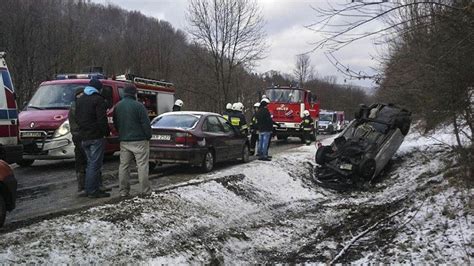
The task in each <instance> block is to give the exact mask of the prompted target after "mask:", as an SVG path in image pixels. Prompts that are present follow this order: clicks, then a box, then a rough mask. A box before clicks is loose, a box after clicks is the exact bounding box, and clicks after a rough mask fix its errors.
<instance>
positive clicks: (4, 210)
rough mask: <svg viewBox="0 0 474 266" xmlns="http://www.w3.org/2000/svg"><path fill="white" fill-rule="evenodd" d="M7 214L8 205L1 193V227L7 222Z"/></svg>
mask: <svg viewBox="0 0 474 266" xmlns="http://www.w3.org/2000/svg"><path fill="white" fill-rule="evenodd" d="M6 216H7V205H6V203H5V199H4V198H3V196H2V195H0V227H2V226H3V224H4V223H5V217H6Z"/></svg>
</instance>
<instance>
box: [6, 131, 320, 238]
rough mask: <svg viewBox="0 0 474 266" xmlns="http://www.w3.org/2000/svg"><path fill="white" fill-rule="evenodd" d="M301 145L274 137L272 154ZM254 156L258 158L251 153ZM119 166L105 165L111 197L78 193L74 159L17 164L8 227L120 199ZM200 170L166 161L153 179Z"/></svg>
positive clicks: (160, 182) (158, 185)
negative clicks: (15, 190)
mask: <svg viewBox="0 0 474 266" xmlns="http://www.w3.org/2000/svg"><path fill="white" fill-rule="evenodd" d="M326 137H327V136H322V137H321V139H322V138H326ZM301 145H302V144H301V142H300V141H299V139H297V138H290V139H289V140H288V142H280V141H274V142H272V145H271V147H270V154H271V155H272V154H273V155H277V154H279V153H282V152H285V151H286V150H288V149H292V148H295V147H299V146H301ZM312 145H313V144H312ZM251 159H252V160H255V159H256V158H255V157H251ZM237 164H238V162H228V163H221V164H217V165H216V166H215V169H214V170H213V172H216V171H219V170H222V169H225V168H227V167H232V166H234V165H237ZM118 166H119V158H118V156H115V157H112V158H107V159H106V160H105V162H104V166H103V177H104V185H105V186H106V187H109V188H112V191H111V197H110V198H102V199H89V198H87V197H79V196H78V192H77V183H76V177H75V171H74V160H61V161H36V162H35V163H34V164H33V165H32V166H31V167H17V166H16V165H13V168H14V172H15V176H16V178H17V180H18V198H17V207H16V209H15V210H13V211H12V212H11V213H8V214H7V219H6V224H5V227H6V230H8V227H16V224H21V223H22V222H25V221H27V220H34V219H37V220H41V219H42V217H48V216H51V215H54V214H61V213H65V214H66V213H70V212H73V211H75V210H80V209H85V208H89V207H92V206H97V205H102V204H105V203H108V202H113V201H117V200H119V192H118ZM200 174H201V173H200V171H199V169H197V168H193V167H187V166H181V165H165V166H161V167H157V168H156V169H154V170H153V171H152V172H151V173H150V182H151V185H152V188H153V190H161V189H163V188H166V187H170V186H176V185H179V184H182V183H185V182H187V181H190V180H193V179H196V177H198V176H199V175H200ZM137 184H138V180H137V175H136V172H135V171H133V170H132V176H131V194H132V196H133V195H137V194H138V185H137Z"/></svg>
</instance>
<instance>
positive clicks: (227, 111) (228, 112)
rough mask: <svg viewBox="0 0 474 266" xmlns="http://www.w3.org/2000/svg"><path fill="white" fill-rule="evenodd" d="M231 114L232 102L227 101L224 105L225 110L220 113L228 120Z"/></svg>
mask: <svg viewBox="0 0 474 266" xmlns="http://www.w3.org/2000/svg"><path fill="white" fill-rule="evenodd" d="M231 114H232V104H231V103H227V104H226V106H225V111H224V113H223V114H222V116H223V117H224V118H225V119H227V120H229V117H230V115H231Z"/></svg>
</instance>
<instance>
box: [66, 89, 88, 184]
mask: <svg viewBox="0 0 474 266" xmlns="http://www.w3.org/2000/svg"><path fill="white" fill-rule="evenodd" d="M82 95H84V88H79V89H77V90H76V91H75V97H76V98H75V100H74V102H72V104H71V107H70V108H69V114H68V119H69V128H70V129H71V134H72V142H73V143H74V156H75V162H74V163H75V167H76V179H77V191H78V192H81V191H82V190H84V184H85V179H86V167H87V157H86V153H85V152H84V149H83V148H82V146H81V142H82V138H81V134H80V132H79V125H78V124H77V121H76V100H77V99H79V98H80V97H81V96H82Z"/></svg>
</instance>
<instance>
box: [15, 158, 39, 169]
mask: <svg viewBox="0 0 474 266" xmlns="http://www.w3.org/2000/svg"><path fill="white" fill-rule="evenodd" d="M34 162H35V160H30V159H23V160H21V161H19V162H17V164H18V165H19V166H22V167H28V166H31V165H32V164H33V163H34Z"/></svg>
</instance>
